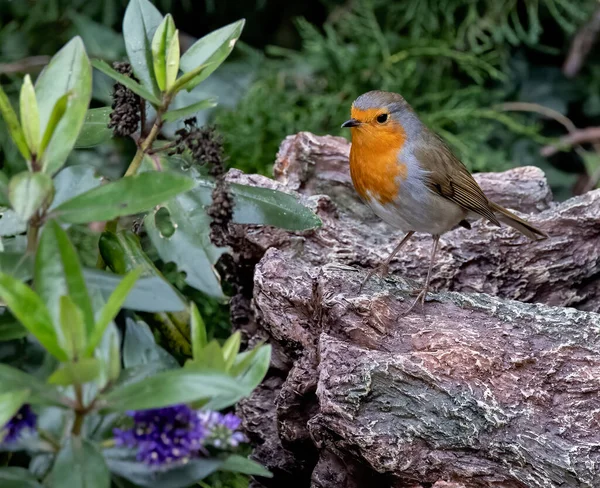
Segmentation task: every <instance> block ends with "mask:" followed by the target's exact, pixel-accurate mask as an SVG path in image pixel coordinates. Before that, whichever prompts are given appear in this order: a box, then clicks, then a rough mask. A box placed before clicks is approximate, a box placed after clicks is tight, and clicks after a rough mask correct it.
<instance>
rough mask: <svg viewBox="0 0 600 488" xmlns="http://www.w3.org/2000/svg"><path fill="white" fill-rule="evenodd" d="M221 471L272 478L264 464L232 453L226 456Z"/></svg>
mask: <svg viewBox="0 0 600 488" xmlns="http://www.w3.org/2000/svg"><path fill="white" fill-rule="evenodd" d="M219 471H230V472H233V473H242V474H247V475H248V476H262V477H263V478H272V477H273V473H271V472H270V471H269V470H268V469H266V468H265V467H264V466H262V465H260V464H258V463H257V462H256V461H252V460H251V459H248V458H247V457H243V456H240V455H238V454H231V455H229V456H227V457H226V458H225V461H224V462H223V464H221V466H220V467H219Z"/></svg>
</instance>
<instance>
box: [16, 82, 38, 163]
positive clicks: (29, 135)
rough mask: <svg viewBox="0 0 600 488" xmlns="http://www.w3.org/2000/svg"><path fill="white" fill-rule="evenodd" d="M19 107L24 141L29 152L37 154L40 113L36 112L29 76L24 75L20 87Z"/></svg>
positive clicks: (33, 92)
mask: <svg viewBox="0 0 600 488" xmlns="http://www.w3.org/2000/svg"><path fill="white" fill-rule="evenodd" d="M19 105H20V112H21V127H23V134H24V135H25V140H26V141H27V145H28V146H29V150H30V151H31V152H32V153H33V154H38V149H39V147H40V113H39V111H38V105H37V100H36V98H35V90H34V88H33V83H31V77H30V76H29V75H25V79H24V80H23V85H21V94H20V98H19Z"/></svg>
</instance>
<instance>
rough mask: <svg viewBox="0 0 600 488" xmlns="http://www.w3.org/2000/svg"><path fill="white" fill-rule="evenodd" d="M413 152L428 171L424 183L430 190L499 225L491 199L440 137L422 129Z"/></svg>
mask: <svg viewBox="0 0 600 488" xmlns="http://www.w3.org/2000/svg"><path fill="white" fill-rule="evenodd" d="M414 152H415V156H416V157H417V159H418V160H419V163H421V165H422V166H423V169H425V170H427V171H429V174H428V175H427V186H429V188H430V189H431V191H433V192H435V193H437V194H438V195H441V196H442V197H444V198H447V199H448V200H450V201H451V202H454V203H456V204H457V205H459V206H461V207H463V208H464V209H466V210H470V211H472V212H475V213H477V214H479V215H481V216H482V217H485V218H486V219H488V220H489V221H490V222H493V223H494V224H496V225H498V226H499V225H500V222H499V221H498V219H497V218H496V216H495V215H494V212H493V211H492V209H491V208H490V201H489V200H488V199H487V197H486V196H485V194H484V193H483V191H482V190H481V188H479V185H478V184H477V182H476V181H475V180H474V179H473V177H472V176H471V173H469V170H468V169H467V168H466V167H465V165H464V164H463V163H462V162H461V161H460V160H459V159H457V158H456V156H454V154H452V151H451V150H450V148H449V147H448V145H447V144H446V143H445V142H444V140H443V139H442V138H441V137H439V136H438V135H437V134H434V133H433V132H431V131H429V130H428V129H426V128H423V132H422V138H421V141H420V144H419V145H418V146H417V147H416V148H415V151H414Z"/></svg>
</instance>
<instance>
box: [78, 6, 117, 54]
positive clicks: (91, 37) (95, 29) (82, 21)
mask: <svg viewBox="0 0 600 488" xmlns="http://www.w3.org/2000/svg"><path fill="white" fill-rule="evenodd" d="M67 15H68V17H69V19H71V20H72V21H73V26H74V27H75V29H76V30H77V34H79V35H80V36H81V38H82V39H83V43H84V44H85V50H86V51H87V53H88V56H90V57H92V58H96V57H98V58H102V59H107V60H111V61H119V60H120V59H122V58H123V56H124V54H125V42H124V41H123V37H122V36H121V35H120V34H119V33H117V32H115V31H114V30H112V29H111V28H110V27H107V26H106V25H103V24H100V23H98V22H94V21H93V20H91V19H90V18H89V17H88V16H86V15H80V14H77V13H75V12H73V11H70V12H68V13H67Z"/></svg>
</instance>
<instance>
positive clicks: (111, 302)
mask: <svg viewBox="0 0 600 488" xmlns="http://www.w3.org/2000/svg"><path fill="white" fill-rule="evenodd" d="M141 273H142V270H141V269H140V268H138V269H135V270H133V271H130V272H129V273H127V274H126V275H125V277H124V278H123V279H122V280H121V283H119V284H118V285H117V287H116V288H115V291H113V292H112V294H111V295H110V297H109V298H108V300H107V302H106V304H105V305H104V307H102V310H100V315H99V316H98V319H97V320H96V324H95V325H94V330H93V332H92V335H91V336H90V339H89V342H88V347H87V355H90V354H92V352H93V351H94V349H95V348H96V346H97V345H98V343H99V342H100V340H101V339H102V336H103V335H104V331H105V330H106V328H107V327H108V324H109V323H110V322H111V321H112V320H113V319H114V318H115V317H116V316H117V314H118V313H119V310H121V306H122V305H123V302H125V298H126V297H127V295H128V294H129V292H130V291H131V289H132V288H133V286H134V285H135V282H136V281H137V280H138V278H139V277H140V274H141Z"/></svg>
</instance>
